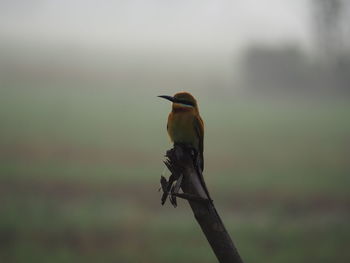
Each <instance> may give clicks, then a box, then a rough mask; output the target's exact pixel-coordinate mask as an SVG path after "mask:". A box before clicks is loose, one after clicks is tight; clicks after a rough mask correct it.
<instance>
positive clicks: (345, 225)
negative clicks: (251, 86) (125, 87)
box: [0, 84, 350, 263]
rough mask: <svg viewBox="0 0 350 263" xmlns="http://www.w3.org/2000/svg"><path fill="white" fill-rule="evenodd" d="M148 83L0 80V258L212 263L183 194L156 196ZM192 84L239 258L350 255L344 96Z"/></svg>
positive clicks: (154, 126) (154, 110) (213, 182)
mask: <svg viewBox="0 0 350 263" xmlns="http://www.w3.org/2000/svg"><path fill="white" fill-rule="evenodd" d="M156 95H160V94H158V93H157V91H154V92H153V90H151V91H149V90H147V91H146V90H144V91H139V92H138V93H134V92H131V91H130V92H125V91H124V92H123V93H121V92H120V89H108V88H103V89H102V88H101V89H93V88H85V89H83V88H69V87H64V88H58V87H50V88H47V87H46V88H40V87H38V88H33V87H28V88H23V87H14V86H13V85H10V84H6V85H4V86H3V88H1V90H0V123H1V131H0V262H9V263H11V262H19V263H22V262H23V263H24V262H25V263H29V262H35V263H38V262H154V263H156V262H174V263H175V262H182V263H185V262H188V263H189V262H203V263H205V262H216V261H215V257H214V255H213V253H212V251H211V249H210V247H209V245H208V243H207V242H206V240H205V237H204V235H203V233H202V232H201V231H200V229H199V226H198V225H197V224H196V222H195V220H194V217H193V216H192V212H191V210H190V209H189V207H188V204H187V203H186V202H184V201H180V202H179V207H178V208H176V209H174V208H172V207H171V206H170V205H169V204H166V205H165V206H164V207H162V206H161V205H160V196H161V194H160V193H159V192H158V188H159V179H160V175H161V173H162V172H163V169H164V166H163V164H162V160H163V155H164V153H165V151H166V150H167V149H168V148H170V143H169V140H168V138H167V135H166V132H165V123H166V118H167V114H168V112H169V110H170V105H169V104H168V103H166V102H165V101H162V100H160V99H158V98H156ZM195 95H197V96H198V97H199V100H200V109H201V113H202V116H203V118H204V120H205V123H206V135H205V159H206V168H205V177H206V180H207V184H208V186H209V189H210V191H211V195H212V197H213V199H214V201H215V204H216V206H217V208H218V211H219V213H220V214H221V216H222V219H223V221H224V223H225V225H226V226H227V228H228V230H229V232H230V234H231V236H232V238H233V239H234V242H235V243H236V246H237V247H238V249H239V251H240V254H241V256H242V258H243V259H244V260H245V262H249V263H253V262H269V263H277V262H283V263H289V262H290V263H292V262H293V263H295V262H298V263H304V262H305V263H306V262H332V263H333V262H337V263H340V262H344V263H345V262H350V252H349V250H348V247H349V244H350V225H349V222H350V194H349V186H350V159H349V155H350V118H349V115H350V105H349V103H348V101H341V100H337V101H327V100H326V101H317V102H309V101H307V100H305V99H304V100H302V101H301V100H300V101H298V100H296V101H291V100H290V101H278V102H276V101H272V100H264V101H262V100H256V99H255V100H253V99H249V100H248V99H244V100H243V99H238V98H235V97H234V96H233V95H232V96H225V98H220V97H211V96H210V95H208V94H206V95H201V93H200V92H198V93H197V94H195ZM201 96H202V97H201Z"/></svg>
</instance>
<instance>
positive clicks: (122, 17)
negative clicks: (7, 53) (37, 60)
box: [0, 0, 311, 51]
mask: <svg viewBox="0 0 350 263" xmlns="http://www.w3.org/2000/svg"><path fill="white" fill-rule="evenodd" d="M309 31H310V11H309V1H305V0H296V1H287V0H283V1H280V0H268V1H253V0H239V1H230V0H221V1H210V0H181V1H163V0H150V1H139V0H129V1H97V0H88V1H86V0H84V1H83V0H77V1H69V0H62V1H52V0H51V1H39V0H34V1H33V0H32V1H18V0H16V1H13V0H11V1H1V2H0V38H1V39H2V40H3V41H6V42H17V43H26V42H29V43H34V44H40V45H46V44H49V45H57V46H60V45H62V44H73V45H78V46H81V47H84V46H85V47H87V48H95V47H96V48H101V47H104V48H111V49H114V48H117V49H118V48H136V49H180V50H182V49H187V50H199V51H200V50H206V51H208V50H210V49H214V50H217V49H221V50H223V51H225V50H226V51H228V50H229V51H237V50H238V49H237V48H240V47H242V46H243V45H245V44H246V43H247V42H251V41H253V42H263V43H274V44H281V43H282V44H283V43H285V42H298V43H299V44H301V45H303V46H304V47H306V48H307V47H308V46H309V45H310V42H311V41H310V32H309Z"/></svg>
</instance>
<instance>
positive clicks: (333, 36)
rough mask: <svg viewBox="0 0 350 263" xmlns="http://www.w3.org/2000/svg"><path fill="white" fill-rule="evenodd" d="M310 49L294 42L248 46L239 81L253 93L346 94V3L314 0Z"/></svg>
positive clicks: (349, 87)
mask: <svg viewBox="0 0 350 263" xmlns="http://www.w3.org/2000/svg"><path fill="white" fill-rule="evenodd" d="M311 7H312V8H311V10H312V12H313V14H312V16H311V17H312V18H313V30H312V32H313V39H314V52H309V53H307V52H306V51H304V50H303V49H301V48H300V47H298V46H297V45H295V46H293V45H288V46H284V47H279V48H272V47H264V46H261V45H256V46H251V47H250V48H248V49H247V50H246V52H245V55H244V57H243V61H242V66H243V81H244V84H245V87H246V88H247V89H248V91H250V92H253V93H254V94H256V93H257V94H260V95H263V94H265V95H270V94H271V93H274V94H281V93H283V94H284V93H287V94H297V93H301V94H302V95H305V94H309V95H311V96H323V95H327V96H328V95H335V96H344V95H347V96H349V95H350V27H349V25H350V3H349V2H348V1H346V0H314V1H312V6H311Z"/></svg>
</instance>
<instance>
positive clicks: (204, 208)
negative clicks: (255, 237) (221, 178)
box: [161, 145, 243, 263]
mask: <svg viewBox="0 0 350 263" xmlns="http://www.w3.org/2000/svg"><path fill="white" fill-rule="evenodd" d="M166 157H167V159H166V161H165V164H166V165H167V167H168V169H169V170H170V172H171V176H170V177H169V181H166V179H165V178H164V177H162V178H161V184H162V189H163V192H164V194H163V197H162V204H164V202H165V200H166V198H167V196H168V194H169V199H170V201H171V203H172V204H173V205H174V206H176V196H177V197H181V198H185V199H187V200H188V202H189V204H190V206H191V208H192V211H193V214H194V216H195V218H196V220H197V222H198V223H199V225H200V227H201V229H202V231H203V233H204V235H205V236H206V238H207V240H208V242H209V244H210V246H211V248H212V249H213V251H214V253H215V255H216V257H217V259H218V260H219V262H220V263H229V262H230V263H242V262H243V261H242V259H241V257H240V255H239V253H238V251H237V249H236V247H235V245H234V244H233V242H232V239H231V237H230V235H229V234H228V232H227V230H226V228H225V226H224V224H223V222H222V221H221V218H220V216H219V214H218V213H217V211H216V209H215V206H214V204H213V202H212V201H210V199H209V197H208V196H207V195H206V193H205V191H204V189H203V186H202V184H201V182H200V180H199V175H198V172H197V169H196V168H195V166H194V161H193V160H194V157H193V154H192V150H191V149H189V148H187V147H186V146H184V145H175V146H174V148H173V149H171V150H169V151H167V153H166ZM176 180H178V182H177V184H176V185H175V186H173V183H174V182H175V181H176ZM179 187H181V189H182V191H183V194H177V192H178V188H179Z"/></svg>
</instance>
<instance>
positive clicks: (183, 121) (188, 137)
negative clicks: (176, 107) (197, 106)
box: [168, 112, 198, 147]
mask: <svg viewBox="0 0 350 263" xmlns="http://www.w3.org/2000/svg"><path fill="white" fill-rule="evenodd" d="M194 118H195V116H194V114H193V113H192V112H171V113H170V114H169V118H168V133H169V136H170V139H171V140H172V141H173V142H175V143H186V144H192V145H193V146H195V147H196V145H197V144H198V138H197V135H196V132H195V129H194V126H193V125H194Z"/></svg>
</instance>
